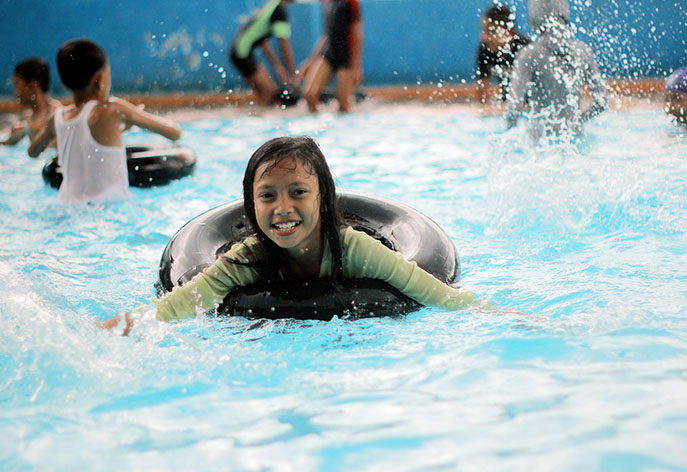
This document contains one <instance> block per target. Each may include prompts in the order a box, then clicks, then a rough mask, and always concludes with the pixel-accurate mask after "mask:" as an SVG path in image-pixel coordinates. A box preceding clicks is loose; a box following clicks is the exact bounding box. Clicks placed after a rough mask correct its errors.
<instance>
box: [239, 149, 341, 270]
mask: <svg viewBox="0 0 687 472" xmlns="http://www.w3.org/2000/svg"><path fill="white" fill-rule="evenodd" d="M286 159H298V160H299V161H300V162H301V163H302V164H303V165H304V167H305V169H306V171H308V172H310V173H311V174H312V175H315V176H317V180H318V183H319V191H320V222H321V227H322V239H323V242H324V241H327V242H328V243H329V249H330V251H331V252H332V260H333V265H334V279H335V280H337V281H338V282H341V281H342V280H343V268H342V262H341V255H342V251H341V240H340V237H339V231H340V229H341V226H342V225H343V218H342V217H341V215H340V213H339V209H338V203H337V197H336V188H335V186H334V178H333V177H332V173H331V171H330V170H329V166H328V165H327V161H326V160H325V157H324V154H322V151H321V150H320V147H319V146H318V145H317V143H315V141H314V140H313V139H312V138H311V137H309V136H298V137H281V138H274V139H271V140H269V141H267V142H266V143H265V144H263V145H262V146H260V147H259V148H258V149H257V150H256V151H255V152H254V153H253V155H252V156H251V158H250V160H249V161H248V165H247V166H246V173H245V174H244V176H243V206H244V210H245V212H246V216H247V217H248V221H249V223H250V225H251V226H252V229H253V230H254V231H255V233H256V234H257V236H258V240H259V241H260V243H261V244H262V246H263V248H264V249H265V255H266V258H265V263H264V266H263V268H264V270H265V277H266V278H267V279H268V280H270V279H274V277H275V276H276V275H277V273H278V272H279V270H280V269H282V268H284V267H288V261H287V259H286V254H285V252H284V250H283V249H281V248H280V247H279V246H277V245H276V244H275V243H274V242H272V240H271V239H270V238H268V237H267V235H266V234H265V233H263V232H262V231H261V230H260V227H259V226H258V221H257V217H256V215H255V203H254V198H255V196H254V194H253V182H254V181H255V177H256V173H257V170H258V168H259V167H260V166H261V165H262V164H264V163H265V162H271V163H270V165H269V167H268V168H267V169H265V170H264V172H269V171H270V170H272V169H273V168H274V167H276V166H277V165H279V163H280V162H282V161H284V160H286Z"/></svg>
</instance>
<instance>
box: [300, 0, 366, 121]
mask: <svg viewBox="0 0 687 472" xmlns="http://www.w3.org/2000/svg"><path fill="white" fill-rule="evenodd" d="M323 5H324V10H325V17H326V21H325V32H324V34H323V35H322V36H321V37H320V39H319V40H318V42H317V44H316V45H315V48H314V49H313V51H312V52H311V53H310V56H308V59H306V61H305V62H304V63H303V66H302V68H301V69H302V71H301V73H302V74H303V76H304V77H305V86H304V89H303V95H304V96H305V100H306V102H307V103H308V109H309V110H310V111H312V112H315V111H317V102H318V101H319V99H320V96H321V95H322V91H323V90H324V87H325V86H326V85H327V83H328V82H329V81H330V80H331V78H332V77H333V76H334V75H336V99H337V100H338V102H339V111H342V112H345V111H348V110H350V108H351V104H352V103H353V95H354V92H355V88H356V86H358V85H360V84H361V83H362V81H363V20H362V14H361V10H360V3H359V2H358V0H323Z"/></svg>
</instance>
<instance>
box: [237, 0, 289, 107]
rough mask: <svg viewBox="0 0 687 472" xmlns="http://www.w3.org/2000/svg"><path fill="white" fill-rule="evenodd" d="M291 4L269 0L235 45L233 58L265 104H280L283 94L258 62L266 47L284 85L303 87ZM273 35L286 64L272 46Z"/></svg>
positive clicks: (239, 36) (284, 1)
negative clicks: (258, 54) (288, 12)
mask: <svg viewBox="0 0 687 472" xmlns="http://www.w3.org/2000/svg"><path fill="white" fill-rule="evenodd" d="M291 3H293V0H269V1H268V2H267V3H266V4H265V5H263V7H262V8H261V9H260V11H258V12H257V13H255V14H254V15H253V16H252V17H251V18H250V19H249V20H248V21H247V22H246V23H245V24H244V25H243V26H242V27H241V29H240V30H239V32H238V33H237V34H236V37H235V38H234V41H233V42H232V44H231V52H230V53H229V58H230V59H231V62H232V63H233V64H234V67H236V69H237V70H238V71H239V72H240V73H241V75H242V76H243V77H244V78H245V79H246V81H247V82H248V84H249V85H250V86H251V88H252V89H253V91H254V92H255V94H256V95H257V99H258V103H259V104H261V105H269V104H271V103H275V102H277V101H278V100H279V99H280V96H281V92H280V89H279V87H277V84H275V83H274V80H272V77H271V76H270V73H269V72H268V71H267V68H266V67H265V66H264V65H263V64H262V63H261V62H258V61H257V60H256V59H255V54H254V51H255V49H256V48H258V47H261V48H262V50H263V52H264V53H265V57H267V60H268V61H269V63H270V65H271V66H272V68H273V69H274V71H275V72H276V74H277V76H278V77H279V80H280V81H281V83H282V84H293V85H295V86H298V85H300V83H299V82H300V76H298V74H297V72H296V61H295V59H294V57H293V50H292V49H291V39H290V38H291V25H290V24H289V19H288V17H287V15H286V7H287V6H289V5H290V4H291ZM271 36H275V37H276V38H277V39H278V40H279V49H280V51H281V55H282V58H283V59H284V63H283V64H282V62H281V61H280V60H279V58H278V57H277V55H276V54H275V53H274V49H272V46H271V45H270V42H269V39H270V37H271Z"/></svg>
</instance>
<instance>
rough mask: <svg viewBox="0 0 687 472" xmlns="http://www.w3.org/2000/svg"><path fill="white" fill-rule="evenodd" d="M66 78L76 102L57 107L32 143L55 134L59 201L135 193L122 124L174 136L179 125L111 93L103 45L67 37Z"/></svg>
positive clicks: (32, 149) (33, 152) (61, 59)
mask: <svg viewBox="0 0 687 472" xmlns="http://www.w3.org/2000/svg"><path fill="white" fill-rule="evenodd" d="M57 68H58V71H59V73H60V78H61V79H62V83H64V85H65V86H66V87H67V88H68V89H69V90H70V91H71V92H72V95H73V98H74V104H73V105H70V106H67V107H64V108H59V109H58V110H57V111H56V112H55V115H54V117H53V118H52V119H51V120H50V121H49V122H48V125H47V126H46V127H45V128H44V129H43V130H42V131H41V132H40V133H39V134H38V136H36V138H35V139H34V141H33V142H32V143H31V145H30V146H29V149H28V153H29V156H31V157H36V156H38V155H39V154H40V153H41V152H42V151H43V150H44V149H45V148H46V147H47V146H48V144H49V143H50V141H51V140H52V139H53V138H55V137H57V156H58V163H59V165H60V169H61V171H62V176H63V180H62V184H61V185H60V191H59V193H58V196H57V201H58V202H59V203H80V202H100V201H106V200H116V199H121V198H126V197H129V196H131V192H130V191H129V174H128V170H127V164H126V150H125V148H124V145H123V143H122V129H123V128H128V127H130V126H132V125H136V126H139V127H141V128H144V129H147V130H150V131H154V132H156V133H159V134H161V135H162V136H165V137H166V138H169V139H171V140H177V139H179V138H180V137H181V128H180V127H179V125H178V124H177V123H175V122H173V121H171V120H168V119H166V118H161V117H158V116H155V115H151V114H150V113H146V112H145V111H143V110H141V109H139V108H137V107H136V106H135V105H133V104H132V103H129V102H127V101H126V100H122V99H119V98H115V97H110V86H111V80H112V79H111V76H110V64H109V62H108V60H107V55H106V54H105V51H103V49H102V48H101V47H100V46H98V45H97V44H96V43H94V42H93V41H90V40H88V39H73V40H71V41H67V42H66V43H64V44H63V45H62V46H61V47H60V50H59V52H58V53H57Z"/></svg>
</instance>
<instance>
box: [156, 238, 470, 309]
mask: <svg viewBox="0 0 687 472" xmlns="http://www.w3.org/2000/svg"><path fill="white" fill-rule="evenodd" d="M341 242H342V265H343V273H344V278H346V279H357V278H371V279H380V280H383V281H385V282H387V283H388V284H389V285H391V286H393V287H395V288H396V289H398V290H399V291H401V292H402V293H404V294H405V295H406V296H408V297H410V298H412V299H413V300H415V301H417V302H419V303H421V304H423V305H427V306H435V307H440V308H445V309H448V310H456V309H461V308H465V307H466V306H467V305H469V304H471V303H473V302H474V301H475V299H474V296H473V294H472V292H470V291H468V290H462V289H455V288H453V287H450V286H448V285H446V284H445V283H443V282H441V281H440V280H438V279H436V278H435V277H434V276H432V275H431V274H429V273H428V272H426V271H425V270H423V269H421V268H420V267H418V265H417V263H416V262H410V261H407V260H405V259H404V257H403V255H402V254H400V253H398V252H396V251H392V250H391V249H389V248H387V247H386V246H384V245H383V244H382V243H381V242H379V241H377V240H376V239H374V238H373V237H371V236H369V235H367V234H365V233H363V232H361V231H356V230H354V229H353V228H351V227H347V228H345V229H342V230H341ZM225 256H226V257H220V258H218V259H217V260H216V261H215V262H214V263H213V264H212V265H211V266H210V267H207V268H206V269H205V270H203V272H201V273H200V274H198V275H196V276H195V277H194V278H193V279H191V280H190V281H189V282H187V283H186V284H184V285H182V286H181V287H176V288H175V289H174V290H173V291H172V292H170V293H168V294H166V295H164V296H163V297H161V298H159V299H157V300H154V301H153V303H154V304H155V305H156V306H157V318H158V319H159V320H162V321H169V320H176V319H181V318H188V317H193V316H195V315H196V313H198V312H201V311H210V310H212V309H214V308H216V307H217V306H218V305H219V304H220V303H221V302H222V300H224V297H226V295H227V294H228V293H229V292H231V291H232V290H234V289H236V288H238V287H242V286H245V285H250V284H252V283H255V282H257V281H259V280H260V274H259V272H258V271H257V269H256V268H254V267H249V266H244V265H240V264H233V263H231V262H229V261H227V260H226V259H233V260H238V261H242V262H259V261H261V260H263V258H264V254H263V253H262V249H261V247H260V244H259V242H258V240H257V238H256V237H249V238H247V239H246V240H245V241H243V242H241V243H236V244H234V245H233V246H232V247H231V249H230V250H229V251H228V252H227V253H226V254H225ZM332 271H333V260H332V255H331V252H330V251H329V248H328V247H327V246H325V250H324V254H323V256H322V263H321V266H320V273H319V275H318V277H319V278H326V277H330V276H331V274H332Z"/></svg>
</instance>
